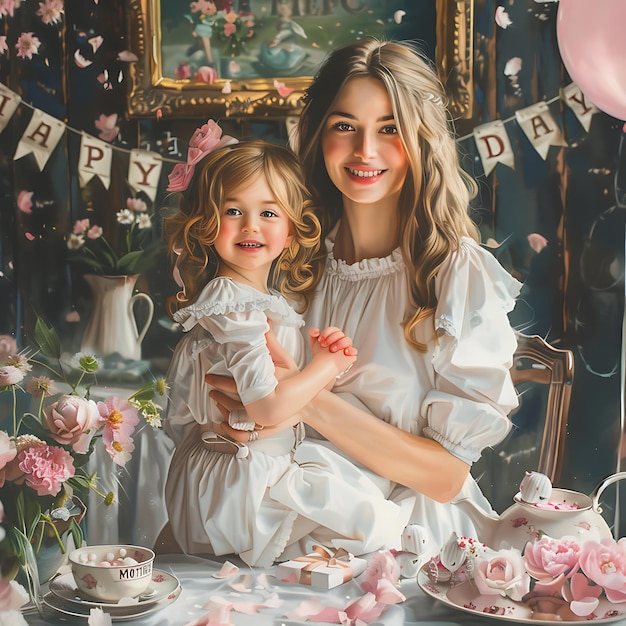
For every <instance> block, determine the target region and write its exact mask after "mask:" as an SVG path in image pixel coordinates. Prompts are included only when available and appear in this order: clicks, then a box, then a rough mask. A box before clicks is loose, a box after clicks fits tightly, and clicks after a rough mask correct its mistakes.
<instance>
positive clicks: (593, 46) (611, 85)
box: [556, 0, 626, 120]
mask: <svg viewBox="0 0 626 626" xmlns="http://www.w3.org/2000/svg"><path fill="white" fill-rule="evenodd" d="M556 26H557V28H556V32H557V39H558V42H559V50H560V51H561V57H562V59H563V64H564V65H565V67H566V68H567V71H568V72H569V75H570V76H571V78H572V80H573V81H574V82H575V83H576V84H577V85H578V87H580V89H581V91H582V92H583V94H584V95H585V97H586V98H587V99H588V100H590V101H591V102H593V104H595V105H596V106H597V107H598V108H599V109H600V110H602V111H604V112H605V113H608V114H609V115H612V116H613V117H616V118H617V119H620V120H626V0H560V2H559V10H558V16H557V25H556Z"/></svg>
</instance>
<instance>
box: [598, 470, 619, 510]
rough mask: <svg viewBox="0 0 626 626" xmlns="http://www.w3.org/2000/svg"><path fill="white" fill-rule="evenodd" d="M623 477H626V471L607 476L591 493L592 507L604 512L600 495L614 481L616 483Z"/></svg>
mask: <svg viewBox="0 0 626 626" xmlns="http://www.w3.org/2000/svg"><path fill="white" fill-rule="evenodd" d="M622 478H626V472H617V473H616V474H613V475H611V476H609V477H608V478H605V479H604V480H603V481H602V482H601V483H600V484H599V485H598V486H597V487H596V488H595V489H594V490H593V492H592V493H591V508H592V509H593V510H594V511H595V512H596V513H602V507H601V506H600V504H599V502H598V501H599V500H600V496H601V495H602V492H603V491H604V490H605V489H606V488H607V487H608V486H609V485H612V484H613V483H616V482H617V481H618V480H622Z"/></svg>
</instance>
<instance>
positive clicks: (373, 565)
mask: <svg viewBox="0 0 626 626" xmlns="http://www.w3.org/2000/svg"><path fill="white" fill-rule="evenodd" d="M383 579H384V580H387V581H389V582H390V583H391V584H392V585H394V586H397V585H398V583H399V580H400V566H399V565H398V562H397V561H396V559H395V557H394V556H393V554H392V553H391V552H390V551H389V550H381V551H380V552H377V553H376V554H374V556H373V557H372V560H371V561H370V564H369V565H368V566H367V569H366V570H365V574H364V580H363V581H362V582H361V589H363V591H368V592H370V593H376V590H377V589H378V581H379V580H383Z"/></svg>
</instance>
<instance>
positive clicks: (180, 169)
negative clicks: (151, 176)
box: [167, 163, 194, 191]
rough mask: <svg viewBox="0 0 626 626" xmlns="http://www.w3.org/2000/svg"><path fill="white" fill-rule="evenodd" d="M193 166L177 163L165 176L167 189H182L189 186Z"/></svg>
mask: <svg viewBox="0 0 626 626" xmlns="http://www.w3.org/2000/svg"><path fill="white" fill-rule="evenodd" d="M193 170H194V168H193V167H189V165H187V164H186V163H178V164H176V165H175V166H174V169H173V170H172V171H171V172H170V174H169V176H168V177H167V178H168V180H169V181H170V182H169V185H168V186H167V191H184V190H185V189H187V187H189V183H190V182H191V177H192V176H193Z"/></svg>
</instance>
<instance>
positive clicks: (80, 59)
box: [74, 50, 93, 68]
mask: <svg viewBox="0 0 626 626" xmlns="http://www.w3.org/2000/svg"><path fill="white" fill-rule="evenodd" d="M74 63H76V65H77V66H78V67H80V68H83V67H89V66H90V65H91V64H92V63H93V61H90V60H89V59H86V58H85V57H84V56H83V55H82V54H81V53H80V50H76V52H74Z"/></svg>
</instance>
